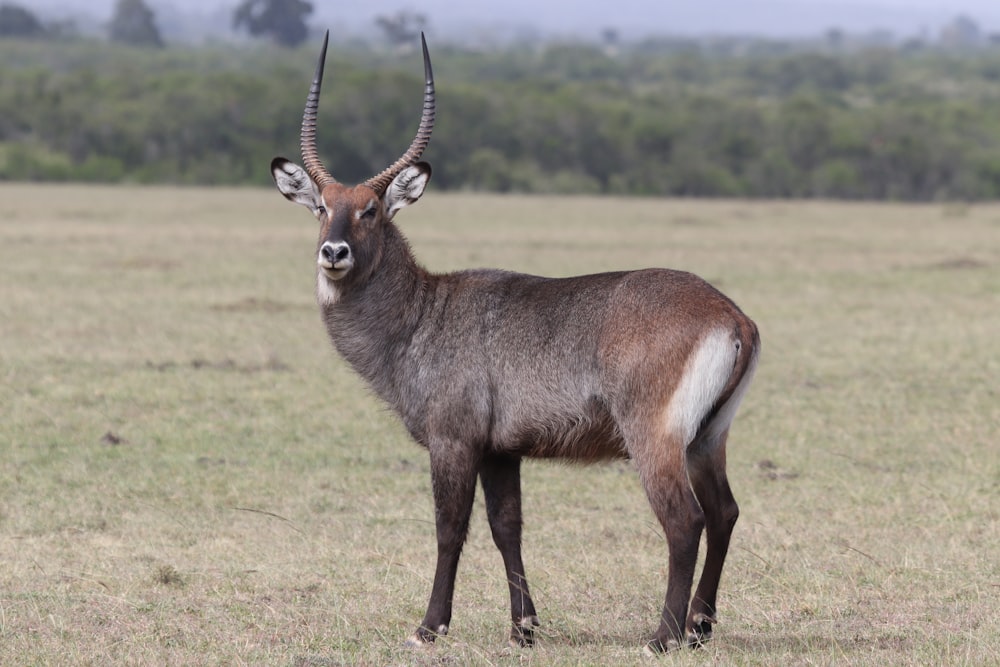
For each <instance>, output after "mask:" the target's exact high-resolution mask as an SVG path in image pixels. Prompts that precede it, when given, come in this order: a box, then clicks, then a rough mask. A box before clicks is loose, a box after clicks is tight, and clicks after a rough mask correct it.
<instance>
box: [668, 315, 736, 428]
mask: <svg viewBox="0 0 1000 667" xmlns="http://www.w3.org/2000/svg"><path fill="white" fill-rule="evenodd" d="M737 353H738V348H737V341H736V339H735V338H734V337H733V335H732V334H731V333H730V332H729V331H726V330H723V329H716V330H714V331H711V332H709V334H708V335H707V336H705V337H704V338H703V339H702V340H701V342H700V343H698V347H696V348H695V350H694V353H693V354H692V355H691V356H690V357H688V360H687V364H686V365H685V366H684V375H683V377H681V381H680V383H679V384H678V385H677V389H676V390H675V391H674V395H673V396H672V397H671V399H670V404H669V405H668V406H667V426H668V428H669V429H670V432H671V433H676V434H678V435H680V436H681V437H682V438H683V441H684V446H685V447H686V446H687V445H689V444H691V441H692V440H694V436H695V435H696V434H697V433H698V426H699V425H700V424H701V421H702V420H703V419H704V418H705V415H707V414H708V411H709V410H711V409H712V406H713V405H715V402H716V401H717V400H718V399H719V394H721V393H722V390H723V389H725V387H726V383H727V382H729V377H730V376H731V375H732V374H733V367H734V365H735V364H736V355H737ZM730 403H732V401H730ZM727 407H728V405H727ZM733 414H735V408H734V409H733ZM730 419H732V414H731V415H730ZM716 421H718V420H716ZM727 425H728V424H727Z"/></svg>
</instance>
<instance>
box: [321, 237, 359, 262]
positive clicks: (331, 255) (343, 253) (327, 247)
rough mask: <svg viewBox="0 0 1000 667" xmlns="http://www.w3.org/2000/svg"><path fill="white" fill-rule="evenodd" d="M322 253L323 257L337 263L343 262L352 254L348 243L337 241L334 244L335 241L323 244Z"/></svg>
mask: <svg viewBox="0 0 1000 667" xmlns="http://www.w3.org/2000/svg"><path fill="white" fill-rule="evenodd" d="M320 253H321V254H322V255H323V259H325V260H326V261H328V262H329V263H330V264H334V265H335V264H336V263H337V262H342V261H344V260H345V259H347V258H348V256H350V254H351V248H350V246H348V245H347V244H346V243H337V244H336V245H334V244H333V243H330V242H326V243H324V244H323V248H322V249H321V250H320Z"/></svg>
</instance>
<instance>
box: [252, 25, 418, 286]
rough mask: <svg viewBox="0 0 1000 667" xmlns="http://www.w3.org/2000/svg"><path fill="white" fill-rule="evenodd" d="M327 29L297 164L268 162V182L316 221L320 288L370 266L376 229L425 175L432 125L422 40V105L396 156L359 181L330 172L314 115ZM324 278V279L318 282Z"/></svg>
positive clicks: (414, 195)
mask: <svg viewBox="0 0 1000 667" xmlns="http://www.w3.org/2000/svg"><path fill="white" fill-rule="evenodd" d="M329 37H330V33H329V31H327V33H326V37H324V39H323V48H322V50H321V52H320V56H319V62H318V64H317V65H316V76H315V77H314V78H313V82H312V86H311V87H310V89H309V96H308V97H307V98H306V106H305V111H304V112H303V114H302V133H301V146H302V163H303V164H302V166H299V165H298V164H295V163H293V162H291V161H289V160H286V159H285V158H283V157H276V158H274V159H273V160H272V161H271V177H272V178H273V179H274V184H275V185H276V186H277V187H278V191H279V192H281V194H283V195H284V196H285V198H286V199H288V200H289V201H293V202H295V203H296V204H301V205H303V206H305V207H306V208H308V209H309V210H310V211H311V212H312V214H313V215H314V216H316V219H317V220H318V221H319V223H320V232H319V240H318V241H317V244H316V264H317V267H318V268H317V271H318V273H319V278H318V280H319V281H320V283H319V285H320V290H321V291H322V290H324V288H325V289H327V290H330V291H336V288H335V287H334V286H335V285H336V284H338V283H339V282H341V281H344V280H346V279H348V277H350V276H352V275H353V274H354V273H358V272H359V271H361V272H363V271H364V270H365V269H368V268H370V267H371V264H372V262H373V261H374V260H375V258H376V257H377V255H378V251H379V239H380V238H382V235H381V234H380V231H382V230H383V229H384V227H385V226H386V225H391V224H392V219H393V217H394V216H395V214H396V212H397V211H398V210H399V209H401V208H403V207H405V206H408V205H409V204H412V203H413V202H415V201H417V200H418V199H419V198H420V196H421V195H422V194H423V192H424V188H425V187H426V186H427V182H428V181H429V180H430V177H431V166H430V165H429V164H427V163H426V162H421V161H420V156H421V155H422V154H423V152H424V149H425V148H426V147H427V143H428V142H429V141H430V138H431V131H432V130H433V128H434V73H433V71H432V69H431V60H430V56H429V55H428V53H427V42H426V40H424V38H423V35H421V42H422V45H423V53H424V79H425V87H424V107H423V113H422V115H421V117H420V127H419V128H418V129H417V135H416V137H415V138H414V139H413V142H412V143H411V144H410V147H409V148H408V149H407V151H406V152H405V153H403V155H402V157H400V158H399V159H398V160H396V161H395V162H394V163H393V164H391V165H390V166H389V167H387V168H386V169H385V170H383V171H382V172H381V173H380V174H378V175H376V176H373V177H372V178H369V179H368V180H367V181H365V182H364V183H361V184H359V185H354V186H349V185H344V184H341V183H339V182H337V180H336V179H335V178H334V177H333V176H331V175H330V172H329V171H327V169H326V167H324V166H323V163H322V162H321V161H320V159H319V154H318V151H317V148H316V114H317V110H318V108H319V96H320V89H321V87H322V83H323V67H324V63H325V61H326V49H327V43H328V41H329ZM324 280H326V281H328V282H327V283H325V284H324V282H323V281H324Z"/></svg>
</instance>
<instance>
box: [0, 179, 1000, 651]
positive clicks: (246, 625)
mask: <svg viewBox="0 0 1000 667" xmlns="http://www.w3.org/2000/svg"><path fill="white" fill-rule="evenodd" d="M400 222H401V224H402V225H403V226H404V228H405V229H406V230H407V232H408V233H409V235H410V238H411V240H412V241H413V244H414V246H415V249H416V251H417V254H418V256H420V257H421V258H422V260H424V261H425V262H426V263H427V264H428V265H429V266H431V267H433V268H437V269H449V268H456V267H462V266H470V265H475V266H478V265H491V266H502V267H506V268H513V269H519V270H526V271H532V272H538V273H545V274H549V275H567V274H571V273H580V272H590V271H598V270H606V269H615V268H626V267H639V266H650V265H660V266H672V267H677V268H686V269H690V270H693V271H696V272H697V273H699V274H701V275H703V276H705V277H706V278H708V279H710V280H712V281H713V282H715V283H716V284H717V285H719V286H720V287H721V288H722V289H723V290H724V291H726V292H727V293H728V294H730V295H731V296H733V297H734V298H735V299H736V300H737V301H738V302H739V303H740V304H741V305H742V306H743V307H744V309H745V310H746V311H747V312H748V313H749V314H750V315H751V316H752V317H754V318H755V319H756V320H757V322H758V324H760V326H761V329H762V332H763V337H764V357H763V362H762V365H761V368H760V371H759V373H758V376H757V381H756V384H755V386H754V387H753V389H752V390H751V392H750V394H749V396H748V397H747V400H746V401H745V402H744V409H743V410H742V413H741V415H740V416H739V417H738V418H737V421H736V424H735V426H734V432H733V435H732V438H731V447H730V473H731V478H732V481H733V485H734V489H735V491H736V494H737V497H738V499H739V500H740V503H741V507H742V512H743V513H742V518H741V520H740V523H739V525H738V526H737V529H736V533H735V536H734V541H733V549H732V552H731V558H730V561H729V565H728V569H727V571H726V575H725V577H724V580H723V590H722V594H721V598H720V607H721V609H720V613H721V620H722V622H721V623H720V625H719V626H718V627H717V634H716V639H715V640H714V641H713V643H712V644H711V645H710V646H709V647H707V648H706V649H705V650H701V651H687V652H684V653H682V654H678V655H674V656H669V657H666V658H665V659H664V662H666V661H669V662H671V663H672V664H673V663H682V664H703V663H712V664H740V665H744V664H745V665H775V664H783V665H784V664H860V665H883V664H904V665H926V664H982V665H986V664H996V663H997V662H998V661H1000V621H998V616H1000V604H998V599H1000V559H998V557H997V554H998V553H1000V526H998V514H1000V508H998V504H997V498H998V492H1000V457H998V456H997V440H998V437H997V436H998V433H1000V427H998V424H1000V383H998V380H997V379H998V378H1000V354H998V343H997V341H998V332H1000V207H996V206H975V207H968V208H963V207H941V206H891V205H860V204H830V203H808V204H803V203H775V202H764V203H750V202H725V203H722V202H683V201H661V200H620V199H550V198H540V197H539V198H523V197H522V198H514V197H511V198H504V197H480V196H465V195H444V194H440V193H436V192H433V191H432V192H431V193H430V194H429V195H428V196H427V198H426V200H425V201H423V202H421V203H420V204H419V205H418V206H416V207H414V208H413V209H412V210H408V211H406V212H404V213H402V214H401V215H400ZM314 232H315V230H314V224H313V223H312V221H311V219H310V218H309V216H308V214H307V213H306V212H305V211H304V210H301V209H296V208H294V207H291V206H289V205H288V204H286V203H285V202H284V200H282V199H281V197H279V196H278V195H277V194H275V193H273V192H270V191H256V190H197V189H151V188H95V187H87V188H84V187H43V186H24V185H4V186H0V276H2V282H0V378H2V382H0V502H2V505H0V664H5V665H6V664H67V665H68V664H72V665H85V664H102V665H103V664H108V663H115V664H185V665H198V664H204V665H209V664H227V665H228V664H255V665H256V664H283V665H300V666H320V665H340V664H371V665H381V664H434V665H437V664H445V665H464V664H470V663H471V664H499V665H513V664H519V665H520V664H546V665H548V664H554V665H577V664H583V665H586V664H629V663H636V664H638V663H642V662H647V663H648V661H646V660H644V659H643V658H642V657H641V654H640V651H639V646H640V644H641V642H642V640H643V639H644V638H646V636H647V635H648V634H649V633H650V632H651V631H652V630H653V628H654V625H655V623H654V621H655V618H656V615H657V613H658V610H659V606H660V604H661V601H662V595H663V587H664V583H665V570H666V559H665V547H664V544H663V540H662V538H661V536H660V534H659V530H658V528H657V527H656V525H655V521H654V519H653V517H652V514H651V512H650V511H649V509H648V508H647V506H646V502H645V500H644V498H643V496H642V493H641V491H640V489H639V487H638V484H637V482H636V480H635V478H634V475H633V473H632V471H631V470H630V469H629V467H628V466H627V465H612V466H598V467H591V468H574V467H566V466H562V465H552V464H530V465H528V466H527V469H526V470H525V479H524V486H525V495H526V519H527V526H526V534H525V554H526V561H527V567H528V574H529V577H530V579H531V580H532V584H533V586H534V589H535V591H536V602H537V603H538V606H539V608H540V612H541V615H542V620H543V623H544V625H543V627H542V631H541V640H540V642H539V646H537V647H536V648H535V649H533V650H530V651H515V652H510V651H508V650H506V649H504V648H503V646H504V641H503V640H504V637H505V632H506V623H507V621H506V618H507V611H506V586H505V583H504V581H503V571H502V567H501V564H500V558H499V556H498V555H497V554H496V552H495V549H494V548H493V545H492V542H491V540H490V538H489V533H488V530H487V529H486V527H485V520H484V517H483V510H482V507H481V500H479V501H478V504H477V508H476V515H475V516H474V519H473V524H474V525H473V530H472V533H471V536H470V541H469V544H468V546H467V549H466V552H465V556H464V558H463V562H462V566H461V568H460V571H459V580H458V590H457V595H456V609H455V618H454V622H453V625H452V635H451V636H450V637H449V638H447V639H445V640H443V641H442V642H440V644H439V645H438V646H437V647H436V648H434V649H433V650H431V651H427V652H417V653H414V652H408V651H405V650H403V649H402V648H401V643H402V640H403V639H404V638H405V637H406V636H407V634H409V632H411V631H412V629H413V628H414V627H415V624H416V623H417V622H418V621H419V619H420V617H421V616H422V614H423V606H424V604H425V602H426V595H427V593H428V591H429V588H430V577H431V574H432V570H433V553H434V539H433V525H432V523H431V519H432V509H431V505H430V491H429V479H428V473H427V462H426V459H425V456H424V453H423V452H422V451H421V450H420V449H418V448H416V447H415V446H413V445H412V444H410V443H409V442H408V439H407V437H406V436H405V434H404V433H403V431H402V429H401V428H400V427H399V426H398V424H397V423H396V422H395V421H394V419H393V418H392V416H391V415H389V414H387V413H386V412H385V410H384V409H383V408H382V407H381V406H380V405H378V404H377V403H376V402H375V400H374V399H372V398H371V397H370V396H369V395H368V394H367V392H366V391H365V390H364V389H363V387H362V386H361V385H360V383H359V382H358V380H357V379H356V378H354V377H353V376H352V374H351V373H350V372H349V371H348V370H346V369H345V367H344V366H343V364H342V363H341V362H340V361H339V360H338V359H337V358H336V356H335V355H334V354H333V352H332V351H331V350H330V347H329V345H328V343H327V342H326V340H325V338H324V333H323V331H322V327H321V325H320V323H319V321H318V316H317V314H316V311H315V306H314V304H313V301H312V291H313V280H314V277H313V268H312V254H313V248H314V245H313V244H314V241H315V239H314Z"/></svg>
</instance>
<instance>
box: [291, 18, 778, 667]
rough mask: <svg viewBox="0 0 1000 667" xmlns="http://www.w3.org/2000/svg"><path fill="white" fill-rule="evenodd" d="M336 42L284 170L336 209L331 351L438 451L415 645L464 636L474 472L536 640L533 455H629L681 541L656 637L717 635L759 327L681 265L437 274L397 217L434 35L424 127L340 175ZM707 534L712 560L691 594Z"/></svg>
mask: <svg viewBox="0 0 1000 667" xmlns="http://www.w3.org/2000/svg"><path fill="white" fill-rule="evenodd" d="M328 37H329V33H327V39H328ZM422 41H423V40H422ZM326 48H327V40H324V42H323V48H322V51H321V53H320V57H319V63H318V65H317V67H316V75H315V78H314V80H313V83H312V86H311V88H310V90H309V95H308V98H307V100H306V105H305V112H304V114H303V118H302V134H301V139H302V142H301V143H302V145H301V148H302V159H303V163H304V168H303V167H300V166H298V165H296V164H293V163H291V162H289V161H288V160H286V159H284V158H275V159H274V160H273V161H272V163H271V173H272V175H273V177H274V182H275V184H276V185H277V187H278V190H279V191H280V192H281V193H282V194H283V195H284V196H285V197H286V198H288V199H289V200H291V201H293V202H296V203H298V204H302V205H303V206H305V207H307V208H308V209H309V210H310V211H312V213H313V215H315V216H316V218H317V219H318V220H319V223H320V232H319V241H318V244H317V249H316V264H317V272H316V295H317V300H318V302H319V306H320V309H321V310H322V315H323V320H324V322H325V323H326V328H327V332H328V333H329V336H330V339H331V340H332V342H333V345H334V346H335V347H336V349H337V351H338V352H339V353H340V354H341V355H342V356H343V357H344V358H345V359H346V360H347V361H348V363H350V365H351V366H352V367H353V368H354V370H355V371H357V372H358V373H359V374H360V375H361V376H362V377H363V378H364V379H365V380H367V382H368V384H369V385H370V386H371V387H372V389H373V390H374V391H375V393H377V394H378V396H380V397H381V398H382V400H384V401H385V402H386V403H388V404H389V405H390V406H392V408H393V409H394V410H395V411H396V413H397V414H398V415H399V417H400V419H402V421H403V423H404V424H405V426H406V428H407V429H408V430H409V432H410V434H411V435H412V436H413V439H414V440H416V441H417V442H418V443H419V444H420V445H422V446H423V447H424V448H426V449H427V451H428V453H429V454H430V464H431V478H432V486H433V492H434V507H435V522H436V528H437V544H438V549H437V568H436V570H435V573H434V584H433V587H432V589H431V595H430V601H429V603H428V605H427V613H426V614H425V616H424V618H423V621H422V622H421V623H420V626H419V627H418V628H417V630H416V632H415V633H414V635H413V636H412V637H410V639H408V640H407V643H408V644H411V645H415V646H420V645H424V644H429V643H431V642H433V641H434V639H435V637H437V636H439V635H444V634H445V633H447V632H448V625H449V623H451V612H452V594H453V592H454V588H455V573H456V571H457V568H458V561H459V556H460V554H461V551H462V545H463V543H464V542H465V538H466V533H467V530H468V525H469V516H470V514H471V510H472V504H473V497H474V495H475V489H476V478H477V477H478V479H479V481H480V482H481V483H482V486H483V493H484V494H485V497H486V513H487V516H488V519H489V524H490V530H491V531H492V534H493V540H494V542H495V543H496V546H497V548H498V549H499V550H500V553H501V554H502V556H503V562H504V567H505V569H506V575H507V580H508V582H509V585H510V603H511V620H512V622H513V627H512V630H511V633H510V640H511V642H512V643H513V644H515V645H520V646H526V645H530V644H531V643H532V641H533V633H534V628H535V626H537V625H538V616H537V614H536V613H535V606H534V604H533V603H532V600H531V595H530V594H529V592H528V582H527V579H526V578H525V572H524V566H523V564H522V562H521V524H522V520H521V483H520V466H521V459H522V458H524V457H536V458H559V459H568V460H573V461H581V462H592V461H597V460H603V459H631V461H632V462H633V463H634V466H635V468H636V469H637V470H638V472H639V477H640V479H641V482H642V485H643V487H644V488H645V491H646V494H647V496H648V498H649V502H650V504H651V505H652V508H653V512H654V513H655V514H656V517H657V519H659V521H660V523H661V525H662V526H663V530H664V531H665V533H666V538H667V545H668V549H669V575H668V583H667V593H666V600H665V602H664V605H663V612H662V614H661V615H660V622H659V628H658V629H657V630H656V633H655V634H654V635H653V638H652V639H651V640H649V642H648V643H647V644H646V649H647V650H649V651H652V652H657V653H659V652H664V651H667V650H670V649H673V648H677V647H679V646H683V645H694V644H699V643H701V642H702V641H704V640H706V639H707V638H708V637H709V636H710V635H711V633H712V624H713V623H715V613H716V612H715V608H716V591H717V589H718V585H719V577H720V575H721V573H722V566H723V561H724V560H725V557H726V551H727V550H728V547H729V538H730V534H731V533H732V530H733V525H734V524H735V522H736V517H737V514H738V508H737V505H736V502H735V500H734V499H733V495H732V493H731V492H730V489H729V483H728V481H727V479H726V437H727V435H728V433H729V426H730V423H731V422H732V420H733V417H734V415H735V414H736V409H737V407H738V405H739V403H740V399H742V398H743V395H744V393H745V392H746V390H747V387H748V386H749V384H750V381H751V378H752V377H753V374H754V368H755V366H756V364H757V356H758V352H759V350H760V339H759V337H758V334H757V327H756V326H755V325H754V323H753V321H751V320H750V319H749V318H748V317H747V316H746V315H744V314H743V313H742V312H741V311H740V309H739V308H738V307H737V306H736V305H735V304H734V303H733V302H732V301H730V300H729V299H728V298H727V297H726V296H724V295H723V294H721V293H720V292H718V291H717V290H716V289H714V288H713V287H712V286H711V285H709V284H708V283H706V282H705V281H704V280H702V279H700V278H698V277H697V276H694V275H692V274H690V273H685V272H682V271H673V270H669V269H644V270H639V271H621V272H615V273H600V274H596V275H586V276H578V277H573V278H559V279H553V278H542V277H538V276H532V275H524V274H520V273H512V272H509V271H501V270H493V269H480V270H470V271H458V272H455V273H447V274H435V273H431V272H429V271H427V270H426V269H424V268H423V267H422V266H421V265H420V264H418V263H417V262H416V260H415V259H414V257H413V254H412V252H411V250H410V247H409V245H408V244H407V241H406V239H405V238H404V237H403V234H402V233H401V232H400V231H399V229H398V228H397V227H396V225H395V224H394V222H393V217H394V216H395V214H396V213H397V212H398V211H399V210H400V209H401V208H403V207H404V206H407V205H408V204H412V203H413V202H415V201H417V199H419V198H420V196H421V195H422V194H423V192H424V188H425V187H426V185H427V182H428V180H429V179H430V176H431V168H430V165H428V164H427V163H426V162H420V161H419V158H420V156H421V154H422V153H423V151H424V149H425V148H426V146H427V143H428V141H429V140H430V136H431V130H432V127H433V125H434V109H435V106H434V77H433V74H432V70H431V63H430V58H429V56H428V53H427V44H426V42H423V56H424V73H425V79H426V87H425V90H424V104H423V113H422V116H421V119H420V126H419V129H418V130H417V134H416V137H415V138H414V140H413V142H412V144H411V145H410V147H409V149H408V150H407V151H406V152H405V153H404V154H403V156H402V157H400V158H399V159H398V160H396V162H395V163H394V164H392V165H391V166H390V167H389V168H387V169H386V170H384V171H383V172H382V173H380V174H378V175H376V176H374V177H372V178H370V179H369V180H367V181H365V182H364V183H362V184H360V185H356V186H347V185H342V184H340V183H338V182H337V181H336V180H335V179H334V178H333V177H332V176H331V175H330V173H329V172H328V171H327V170H326V168H325V167H324V166H323V164H322V162H321V161H320V159H319V156H318V151H317V148H316V113H317V108H318V105H319V96H320V86H321V84H322V80H323V66H324V62H325V59H326ZM703 530H704V531H705V532H706V541H707V556H706V559H705V565H704V570H703V572H702V575H701V580H700V582H699V584H698V588H697V590H696V592H695V594H694V598H693V600H692V598H691V587H692V583H693V578H694V574H695V572H694V570H695V561H696V559H697V555H698V547H699V542H700V540H701V534H702V531H703ZM689 600H691V603H690V610H689V609H688V607H689V605H688V602H689Z"/></svg>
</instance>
